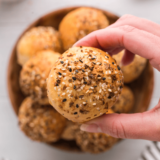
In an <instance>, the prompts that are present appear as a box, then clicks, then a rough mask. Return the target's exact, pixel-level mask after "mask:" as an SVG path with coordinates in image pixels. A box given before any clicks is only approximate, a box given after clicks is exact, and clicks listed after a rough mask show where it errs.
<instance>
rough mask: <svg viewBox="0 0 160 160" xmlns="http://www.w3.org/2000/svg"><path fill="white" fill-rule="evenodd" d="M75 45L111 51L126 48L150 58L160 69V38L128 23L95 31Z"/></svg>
mask: <svg viewBox="0 0 160 160" xmlns="http://www.w3.org/2000/svg"><path fill="white" fill-rule="evenodd" d="M75 46H90V47H96V48H100V49H102V50H104V51H107V52H109V53H110V51H112V50H114V49H116V48H124V49H127V50H129V51H130V52H132V53H134V54H137V55H139V56H141V57H144V58H146V59H149V60H150V62H151V64H152V65H153V66H154V67H155V68H157V69H158V70H160V65H159V59H160V38H159V37H158V36H155V35H153V34H151V33H149V32H146V31H143V30H139V29H137V28H134V27H131V26H128V25H125V26H121V27H118V28H105V29H102V30H99V31H95V32H93V33H91V34H89V35H88V36H86V37H84V38H82V39H81V40H80V41H78V42H77V43H76V44H75Z"/></svg>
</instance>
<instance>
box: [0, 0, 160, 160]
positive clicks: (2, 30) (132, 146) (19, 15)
mask: <svg viewBox="0 0 160 160" xmlns="http://www.w3.org/2000/svg"><path fill="white" fill-rule="evenodd" d="M0 1H1V0H0ZM74 5H89V6H95V7H99V8H102V9H106V10H110V11H112V12H113V13H116V14H118V15H123V14H133V15H135V16H139V17H144V18H147V19H150V20H152V21H154V22H156V23H160V16H159V15H160V9H159V8H160V1H159V0H80V1H77V0H19V2H17V3H2V4H1V5H0V160H2V159H3V158H5V159H9V160H63V159H65V160H75V159H76V160H81V159H83V160H89V159H92V160H136V159H137V158H138V156H139V155H140V153H141V151H142V150H143V149H144V146H145V145H146V144H147V143H149V142H148V141H144V140H125V141H123V142H121V143H119V144H117V145H116V146H115V147H113V149H112V150H110V151H109V152H106V153H103V154H99V155H90V154H76V153H68V152H63V151H60V150H57V149H55V148H52V147H50V146H47V145H45V144H43V143H37V142H33V141H31V140H30V139H28V138H27V137H26V136H24V134H23V133H22V132H21V131H20V130H19V128H18V124H17V117H16V116H15V114H14V112H13V110H12V107H11V104H10V101H9V98H8V94H7V87H6V70H7V64H8V59H9V56H10V53H11V50H12V47H13V45H14V43H15V41H16V40H17V38H18V36H19V35H20V34H21V32H22V31H23V30H24V29H25V28H26V27H27V26H28V25H29V24H30V23H31V22H32V21H34V20H35V19H36V18H38V17H40V16H41V15H43V14H45V13H48V12H50V11H52V10H56V9H59V8H62V7H67V6H74ZM158 80H160V74H159V73H158V72H157V71H155V89H154V94H153V98H152V101H151V104H150V108H152V107H154V106H155V105H156V104H157V103H158V99H159V94H160V91H159V88H160V84H158Z"/></svg>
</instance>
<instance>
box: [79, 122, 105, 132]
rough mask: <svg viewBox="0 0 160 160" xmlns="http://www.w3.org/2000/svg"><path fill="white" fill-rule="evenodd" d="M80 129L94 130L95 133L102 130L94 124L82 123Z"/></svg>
mask: <svg viewBox="0 0 160 160" xmlns="http://www.w3.org/2000/svg"><path fill="white" fill-rule="evenodd" d="M80 129H81V130H82V131H86V132H95V133H101V132H102V130H101V128H100V127H99V126H98V125H96V124H82V125H81V127H80Z"/></svg>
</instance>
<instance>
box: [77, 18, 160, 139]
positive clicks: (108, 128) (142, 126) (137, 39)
mask: <svg viewBox="0 0 160 160" xmlns="http://www.w3.org/2000/svg"><path fill="white" fill-rule="evenodd" d="M74 46H90V47H96V48H100V49H102V50H104V51H106V52H108V53H109V54H110V55H114V54H117V53H119V52H120V51H121V50H123V49H125V54H124V56H123V58H122V61H121V63H122V65H127V64H129V63H130V62H132V61H133V58H134V55H135V54H137V55H139V56H142V57H144V58H146V59H148V60H149V62H150V64H151V65H152V66H153V67H154V68H156V69H157V70H158V71H160V25H158V24H156V23H154V22H151V21H149V20H146V19H142V18H138V17H135V16H132V15H124V16H122V17H121V18H120V19H119V20H118V21H117V22H116V23H114V24H112V25H110V26H109V27H107V28H105V29H102V30H98V31H95V32H92V33H91V34H89V35H88V36H86V37H84V38H82V39H81V40H79V41H78V42H77V43H76V44H75V45H74ZM81 130H83V131H87V132H103V133H106V134H109V135H111V136H113V137H116V138H123V139H147V140H152V141H160V101H159V102H158V104H157V105H156V106H155V107H154V108H153V109H151V110H149V111H146V112H143V113H135V114H110V115H103V116H101V117H98V118H96V119H94V120H91V121H88V122H87V123H85V124H83V125H82V126H81Z"/></svg>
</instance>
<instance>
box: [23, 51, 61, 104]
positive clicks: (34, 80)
mask: <svg viewBox="0 0 160 160" xmlns="http://www.w3.org/2000/svg"><path fill="white" fill-rule="evenodd" d="M60 55H61V54H59V53H57V52H54V51H52V50H46V51H41V52H39V53H38V54H37V55H36V56H34V57H33V58H31V59H30V60H29V61H28V62H27V63H26V64H25V65H24V66H23V68H22V70H21V73H20V86H21V90H22V92H23V93H24V94H25V95H27V96H28V95H29V96H31V98H32V99H33V100H34V101H38V102H39V103H40V104H49V102H48V97H47V84H46V79H47V77H48V75H49V72H50V70H51V68H52V65H53V64H54V63H55V62H56V60H57V59H58V57H59V56H60Z"/></svg>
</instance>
